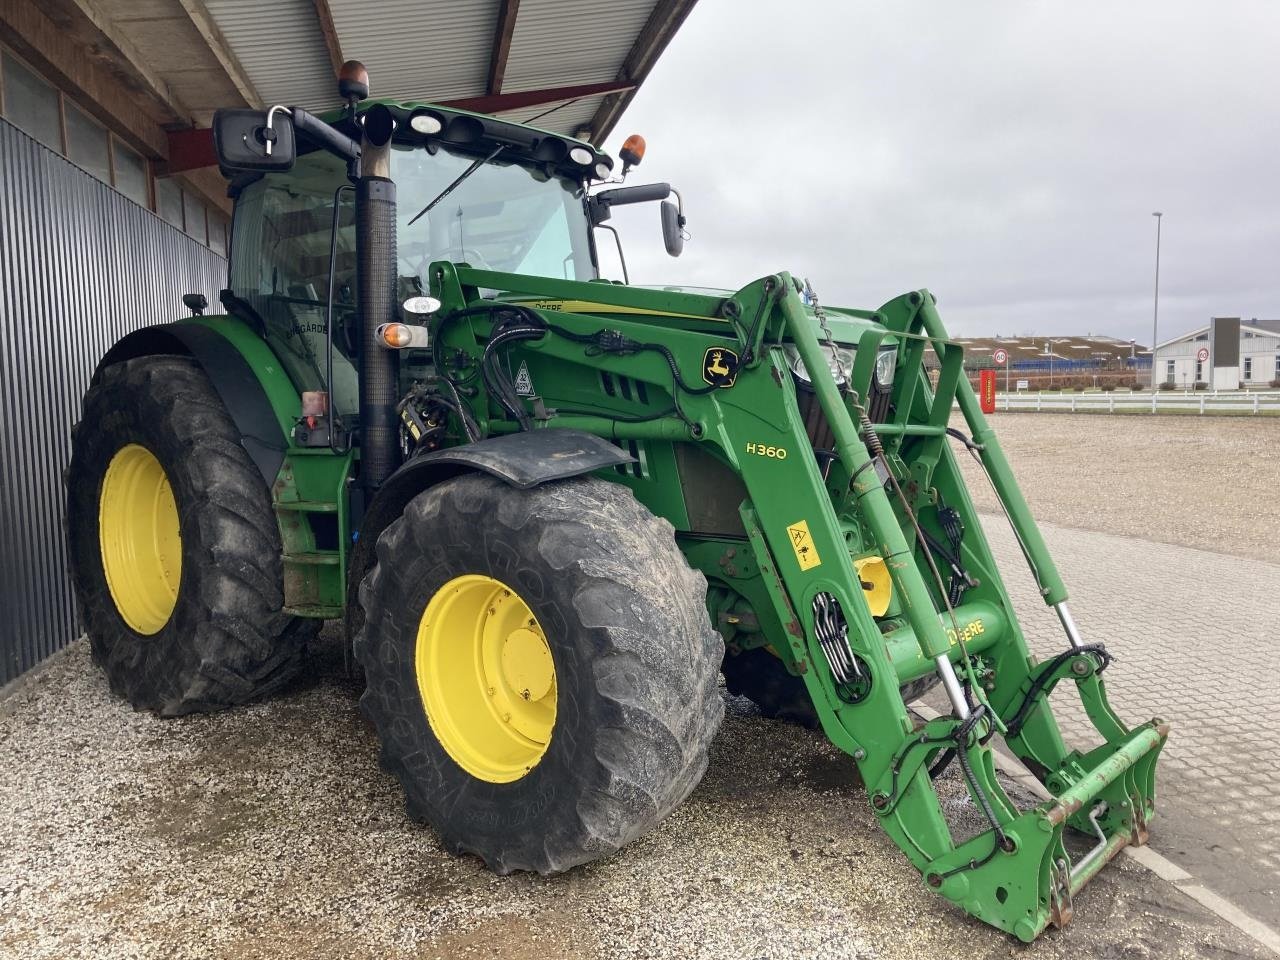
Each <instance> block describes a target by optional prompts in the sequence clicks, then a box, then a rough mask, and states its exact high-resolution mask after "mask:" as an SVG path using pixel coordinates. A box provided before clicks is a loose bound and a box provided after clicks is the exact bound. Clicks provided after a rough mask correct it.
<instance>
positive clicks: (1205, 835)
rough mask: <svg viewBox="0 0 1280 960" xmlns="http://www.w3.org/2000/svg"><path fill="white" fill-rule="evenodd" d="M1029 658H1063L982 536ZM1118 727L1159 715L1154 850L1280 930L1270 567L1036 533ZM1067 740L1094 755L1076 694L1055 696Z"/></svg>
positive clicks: (1040, 615) (1005, 558)
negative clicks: (1165, 730) (1107, 655)
mask: <svg viewBox="0 0 1280 960" xmlns="http://www.w3.org/2000/svg"><path fill="white" fill-rule="evenodd" d="M986 526H987V529H988V535H989V537H990V539H991V540H992V543H993V546H994V547H995V549H996V551H997V553H998V559H999V560H1000V561H1001V569H1002V570H1003V572H1004V576H1005V583H1006V585H1007V586H1008V587H1009V591H1010V594H1011V596H1012V597H1013V600H1014V603H1015V605H1016V608H1017V610H1018V612H1019V615H1020V619H1021V622H1022V626H1023V630H1024V631H1025V633H1026V635H1027V640H1028V643H1030V645H1031V647H1032V649H1033V650H1034V651H1035V652H1036V653H1037V654H1039V655H1041V656H1048V655H1051V654H1055V653H1059V652H1061V651H1062V650H1064V649H1066V646H1067V643H1066V638H1065V637H1064V636H1063V633H1062V628H1061V626H1060V625H1059V623H1058V620H1057V617H1056V616H1055V615H1054V614H1053V612H1052V611H1051V610H1050V609H1049V608H1047V607H1045V606H1043V605H1042V604H1041V603H1040V602H1039V601H1038V597H1037V593H1036V587H1035V584H1034V582H1033V581H1032V579H1031V575H1030V574H1029V573H1028V572H1026V565H1025V564H1023V563H1022V562H1021V558H1020V556H1019V555H1018V551H1017V547H1016V544H1015V542H1014V539H1013V535H1012V533H1011V532H1010V531H1009V528H1008V526H1007V525H1005V524H1004V523H1003V522H1002V521H1000V520H995V519H994V518H993V519H992V520H991V521H990V522H988V523H987V524H986ZM1042 528H1043V529H1044V530H1045V531H1046V534H1047V538H1048V542H1049V547H1050V550H1051V551H1052V552H1053V555H1054V559H1055V560H1056V561H1057V563H1058V566H1059V568H1060V569H1061V571H1062V573H1063V576H1064V578H1065V579H1066V581H1067V588H1068V590H1069V591H1070V592H1071V595H1072V597H1071V611H1072V613H1073V614H1074V616H1075V618H1076V621H1077V623H1078V625H1079V627H1080V629H1081V632H1082V633H1083V635H1084V638H1085V640H1086V642H1097V641H1102V642H1104V643H1105V644H1106V645H1107V649H1108V650H1109V651H1110V652H1112V653H1113V654H1115V656H1116V660H1115V662H1114V663H1113V664H1112V665H1111V666H1110V668H1108V670H1107V672H1106V673H1105V674H1104V677H1105V679H1106V681H1107V693H1108V695H1109V697H1110V699H1111V702H1112V705H1113V706H1114V707H1115V708H1116V710H1117V711H1118V712H1119V713H1120V715H1121V717H1122V719H1124V720H1126V721H1128V722H1132V723H1139V722H1142V721H1144V720H1148V719H1150V718H1151V717H1153V716H1160V717H1163V718H1164V719H1166V720H1170V721H1172V723H1173V732H1172V733H1171V734H1170V737H1169V742H1168V744H1167V745H1166V746H1165V749H1164V751H1163V753H1162V754H1161V758H1160V766H1159V779H1158V781H1157V789H1158V794H1159V796H1158V804H1159V819H1158V820H1157V821H1156V822H1155V823H1154V825H1153V827H1152V841H1151V844H1152V846H1153V847H1154V848H1155V849H1157V850H1159V851H1160V852H1161V853H1163V854H1164V855H1165V856H1166V857H1168V858H1169V859H1171V860H1173V861H1174V862H1175V863H1177V864H1178V865H1179V866H1181V867H1183V868H1184V869H1186V870H1188V871H1189V872H1191V873H1192V874H1194V875H1195V876H1197V877H1199V878H1200V879H1202V880H1203V881H1205V883H1206V884H1207V885H1208V886H1209V887H1210V888H1211V889H1213V890H1215V891H1217V892H1218V893H1220V894H1223V895H1225V896H1227V897H1228V898H1229V899H1231V900H1234V901H1235V902H1236V903H1237V904H1238V905H1239V906H1241V907H1242V908H1243V909H1245V910H1246V911H1247V912H1249V913H1251V914H1252V915H1253V916H1255V917H1256V918H1257V919H1259V920H1262V921H1263V922H1265V923H1268V924H1270V925H1271V926H1272V927H1275V926H1276V925H1277V924H1280V803H1278V800H1280V797H1277V793H1280V774H1278V773H1277V766H1276V765H1277V753H1276V748H1275V744H1276V743H1277V742H1278V741H1280V674H1278V673H1277V670H1276V665H1277V664H1280V629H1278V626H1280V565H1276V564H1270V563H1264V562H1261V561H1257V560H1250V559H1246V558H1241V557H1229V556H1224V555H1222V554H1214V553H1208V552H1205V551H1202V550H1193V549H1189V548H1186V547H1179V546H1174V545H1171V544H1162V543H1150V542H1146V541H1142V540H1133V539H1129V538H1125V537H1115V536H1110V535H1107V534H1099V533H1093V532H1088V531H1083V530H1068V529H1062V528H1057V527H1049V526H1047V525H1044V526H1043V527H1042ZM1052 702H1053V706H1054V711H1055V713H1056V714H1057V715H1058V716H1059V718H1060V721H1061V722H1062V724H1063V727H1064V735H1065V736H1066V737H1067V739H1068V741H1069V742H1074V743H1077V744H1081V745H1082V744H1084V743H1091V744H1092V743H1096V742H1097V735H1096V734H1095V733H1094V731H1093V727H1092V725H1091V724H1090V723H1089V721H1088V719H1087V718H1086V717H1085V715H1084V711H1083V709H1081V707H1080V700H1079V697H1078V696H1077V695H1076V693H1075V689H1074V686H1072V685H1068V684H1063V685H1060V686H1059V688H1058V689H1057V690H1055V691H1054V693H1053V696H1052Z"/></svg>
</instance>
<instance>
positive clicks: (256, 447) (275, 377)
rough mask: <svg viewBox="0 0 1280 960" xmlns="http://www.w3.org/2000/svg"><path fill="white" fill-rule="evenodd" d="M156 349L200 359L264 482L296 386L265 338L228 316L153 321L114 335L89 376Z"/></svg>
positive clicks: (287, 424) (273, 468) (274, 466)
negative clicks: (110, 346) (124, 333)
mask: <svg viewBox="0 0 1280 960" xmlns="http://www.w3.org/2000/svg"><path fill="white" fill-rule="evenodd" d="M157 354H160V355H164V354H168V355H180V356H189V357H191V358H192V359H194V360H195V361H196V363H198V364H200V368H201V369H202V370H203V371H204V372H205V374H206V375H207V376H208V377H209V380H210V381H211V382H212V383H213V388H214V389H215V390H216V391H217V393H218V396H219V397H220V398H221V400H222V403H223V405H224V406H225V407H226V408H227V413H228V414H230V416H231V420H232V422H234V423H235V425H236V428H237V429H238V430H239V431H240V443H241V445H242V446H243V447H244V448H245V450H246V452H248V454H249V456H250V457H251V458H252V459H253V462H254V465H255V466H257V468H258V470H259V472H261V474H262V477H263V480H265V481H266V484H267V487H268V488H270V487H271V485H272V484H273V483H275V479H276V474H277V473H279V472H280V465H281V463H283V462H284V456H285V451H286V450H287V449H288V446H289V443H288V437H289V434H290V431H291V430H292V428H293V420H294V417H295V416H296V414H297V412H298V411H299V409H300V408H299V396H298V390H297V388H296V387H295V386H294V385H293V381H291V380H290V379H289V375H288V374H287V373H285V371H284V368H283V367H282V366H281V365H280V362H279V361H278V360H277V359H276V356H275V354H274V353H273V352H272V350H271V348H270V347H269V346H268V345H267V343H266V341H265V340H263V339H262V337H261V336H259V335H258V333H257V332H255V331H254V330H253V329H252V328H251V327H249V326H248V325H247V324H245V323H243V322H242V321H240V320H237V319H235V318H234V317H229V316H211V317H191V318H188V319H184V320H179V321H177V322H176V323H162V324H156V325H155V326H150V327H143V328H142V329H140V330H135V331H133V332H132V333H130V334H128V335H126V336H125V337H124V338H122V339H121V340H119V341H118V342H117V343H116V344H115V345H114V346H113V347H112V348H111V349H110V350H108V351H107V352H106V354H105V355H104V356H103V358H102V360H101V361H99V363H98V366H97V369H95V370H94V374H93V375H94V378H95V379H96V378H97V376H98V374H99V373H100V372H101V371H102V369H103V368H104V367H107V366H109V365H111V364H113V363H120V362H121V361H124V360H132V359H134V358H136V357H146V356H154V355H157Z"/></svg>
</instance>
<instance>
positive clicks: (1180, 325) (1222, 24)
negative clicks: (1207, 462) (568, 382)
mask: <svg viewBox="0 0 1280 960" xmlns="http://www.w3.org/2000/svg"><path fill="white" fill-rule="evenodd" d="M631 132H638V133H642V134H643V135H644V136H645V138H646V140H647V141H648V154H647V157H646V159H645V162H644V164H643V166H642V167H640V168H638V169H637V170H635V171H633V173H632V174H631V177H630V178H629V182H630V183H643V182H647V181H649V180H669V181H670V182H671V183H672V184H673V185H675V186H676V187H678V188H679V189H680V190H681V192H682V193H683V195H684V199H685V204H686V213H687V214H688V216H689V227H688V229H689V232H690V234H691V235H692V239H691V240H690V241H689V243H688V244H687V245H686V247H685V252H684V255H683V256H682V257H681V258H680V259H678V260H673V259H670V258H669V257H667V256H666V254H665V253H664V252H663V249H662V241H661V238H660V234H659V225H658V213H657V208H656V206H655V205H644V206H637V207H631V208H626V209H619V210H618V211H617V213H616V214H615V219H614V223H615V225H616V226H618V227H619V228H620V229H621V230H622V231H623V237H624V243H625V246H626V250H627V253H628V265H629V266H630V268H631V276H632V281H633V282H636V283H662V282H672V283H689V284H702V285H708V286H724V287H731V288H737V287H740V286H742V285H744V284H745V283H747V282H748V281H750V280H752V279H754V278H756V277H759V276H762V275H765V274H767V273H770V272H772V271H775V270H779V269H788V270H791V271H792V272H793V273H795V274H797V275H800V276H806V275H807V276H808V277H810V278H811V279H812V281H813V283H814V286H815V287H816V289H817V290H818V293H819V295H820V297H821V298H822V299H823V301H824V302H826V303H829V304H833V305H843V306H859V307H877V306H879V305H880V304H881V303H883V302H884V301H886V300H889V299H891V298H892V297H894V296H896V295H897V294H899V293H903V292H905V291H907V290H911V289H915V288H918V287H928V288H930V289H931V290H933V292H934V293H935V294H936V295H937V296H938V300H939V308H940V310H941V311H942V316H943V319H944V320H945V321H946V322H947V323H948V325H949V327H950V329H951V330H952V332H953V333H955V334H958V335H966V334H967V335H979V334H996V333H999V334H1003V335H1009V334H1040V335H1057V334H1069V333H1094V334H1102V333H1106V334H1111V335H1113V336H1118V337H1123V338H1130V337H1133V338H1136V339H1137V340H1138V341H1139V343H1142V344H1147V343H1149V342H1150V339H1151V313H1152V288H1153V283H1154V276H1153V273H1154V261H1155V227H1156V221H1155V218H1153V217H1152V216H1151V213H1152V211H1154V210H1161V211H1163V212H1164V214H1165V216H1164V226H1163V232H1162V243H1161V257H1160V339H1161V340H1164V339H1167V338H1168V337H1170V336H1172V335H1174V334H1176V333H1182V332H1185V331H1186V330H1189V329H1191V328H1193V327H1195V326H1198V325H1200V324H1203V323H1204V322H1205V321H1206V319H1207V318H1208V317H1209V316H1212V315H1217V316H1242V317H1244V318H1246V320H1247V319H1248V318H1250V317H1280V280H1278V279H1277V278H1278V275H1280V271H1278V270H1277V266H1278V261H1280V215H1278V214H1280V2H1275V0H1268V2H1243V0H1242V2H1233V0H1220V2H1216V3H1215V2H1208V0H1199V2H1182V0H1159V2H1157V0H1146V2H1123V3H1117V2H1081V0H1072V2H1067V0H1060V2H1056V3H1044V2H1013V0H1006V2H988V0H966V2H963V3H952V2H943V0H930V2H924V0H907V2H895V3H878V2H871V0H859V2H833V0H787V2H785V3H764V2H761V0H698V4H697V6H696V7H695V8H694V10H693V13H692V14H691V15H690V16H689V19H688V20H687V21H686V22H685V25H684V26H683V27H682V28H681V30H680V32H679V33H678V34H677V35H676V37H675V39H674V40H673V41H672V43H671V45H670V47H669V48H668V49H667V51H666V53H665V54H664V55H663V57H662V59H661V60H660V61H659V62H658V65H657V66H656V68H655V69H654V71H653V73H652V74H650V76H649V79H648V80H647V81H646V83H645V85H644V87H643V88H642V89H641V90H640V92H639V94H638V95H637V97H636V98H635V101H634V102H633V104H632V106H631V108H630V110H629V111H628V112H627V114H626V115H625V116H624V117H623V120H622V122H621V124H620V125H619V126H618V128H617V130H616V131H615V134H614V136H613V137H611V138H610V141H609V143H608V145H607V146H608V147H609V149H610V150H611V152H613V153H614V154H615V155H616V152H617V149H618V147H619V146H620V145H621V142H622V139H623V137H625V136H626V134H628V133H631ZM605 262H606V264H608V262H609V261H608V260H607V259H606V261H605Z"/></svg>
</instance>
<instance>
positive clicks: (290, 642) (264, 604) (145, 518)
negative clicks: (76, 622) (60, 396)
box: [67, 356, 315, 716]
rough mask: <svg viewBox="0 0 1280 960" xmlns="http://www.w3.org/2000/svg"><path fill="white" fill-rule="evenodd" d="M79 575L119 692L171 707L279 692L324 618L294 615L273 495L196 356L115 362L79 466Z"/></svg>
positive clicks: (210, 705)
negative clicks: (287, 601) (288, 604)
mask: <svg viewBox="0 0 1280 960" xmlns="http://www.w3.org/2000/svg"><path fill="white" fill-rule="evenodd" d="M67 536H68V542H69V547H70V555H71V575H72V581H73V583H74V586H75V592H76V599H77V602H78V604H79V609H80V616H81V619H82V621H83V623H84V626H85V630H86V631H87V632H88V634H89V641H90V644H91V647H92V650H93V657H94V659H95V660H96V661H97V662H98V664H99V665H100V666H101V667H102V669H103V670H104V672H105V673H106V675H107V680H108V682H109V683H110V686H111V689H112V690H113V691H114V692H115V693H117V694H119V695H120V696H122V697H124V698H125V699H127V700H128V701H129V702H130V703H131V704H133V706H134V707H136V708H138V709H142V710H151V711H154V712H155V713H158V714H161V715H162V716H175V715H178V714H184V713H193V712H202V711H211V710H220V709H225V708H227V707H231V706H235V705H237V704H241V703H244V702H246V701H248V700H252V699H255V698H258V697H262V696H265V695H267V694H269V693H271V692H273V691H275V690H278V689H279V688H280V687H282V686H283V685H284V684H285V683H287V682H288V681H289V680H290V679H291V678H292V677H293V675H294V674H295V673H296V671H297V669H298V666H299V664H300V662H301V657H302V649H303V645H304V643H305V640H306V638H307V637H308V636H310V635H312V634H313V633H314V632H315V622H314V621H309V620H298V619H295V618H294V617H291V616H289V615H287V614H285V613H284V612H283V611H282V609H281V606H282V604H283V602H284V595H283V592H282V590H283V586H282V584H283V571H282V565H281V545H280V536H279V533H278V530H277V527H276V521H275V517H274V515H273V513H272V508H271V495H270V493H269V492H268V490H267V486H266V484H265V483H264V482H263V480H262V476H261V474H260V473H259V472H258V471H257V469H256V468H255V467H254V465H253V461H252V460H251V459H250V458H249V455H248V454H247V453H246V452H245V450H244V448H243V447H242V446H241V445H240V432H239V430H237V429H236V427H235V424H234V423H233V422H232V420H231V418H230V416H229V415H228V414H227V411H226V409H225V408H224V406H223V404H222V401H221V400H220V399H219V397H218V394H217V392H216V391H215V390H214V389H213V385H212V384H211V383H210V382H209V378H208V377H207V376H205V374H204V372H203V371H202V370H201V369H200V367H199V366H198V365H197V364H196V363H195V362H194V361H193V360H190V359H188V358H185V357H172V356H154V357H140V358H137V359H134V360H127V361H125V362H123V363H116V364H112V365H110V366H108V367H106V368H105V369H103V370H102V371H101V373H100V374H98V376H97V377H95V379H94V382H93V383H92V385H91V386H90V387H89V391H88V392H87V393H86V394H85V398H84V415H83V417H82V419H81V421H80V423H79V424H78V426H77V427H76V430H75V434H74V439H73V442H72V452H71V465H70V467H69V468H68V471H67Z"/></svg>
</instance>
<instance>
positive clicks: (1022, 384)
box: [1018, 380, 1031, 390]
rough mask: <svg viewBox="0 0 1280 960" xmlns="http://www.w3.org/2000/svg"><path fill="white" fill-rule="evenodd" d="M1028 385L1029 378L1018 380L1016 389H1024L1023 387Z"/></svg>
mask: <svg viewBox="0 0 1280 960" xmlns="http://www.w3.org/2000/svg"><path fill="white" fill-rule="evenodd" d="M1029 386H1031V381H1030V380H1019V381H1018V389H1019V390H1025V389H1027V387H1029Z"/></svg>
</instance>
